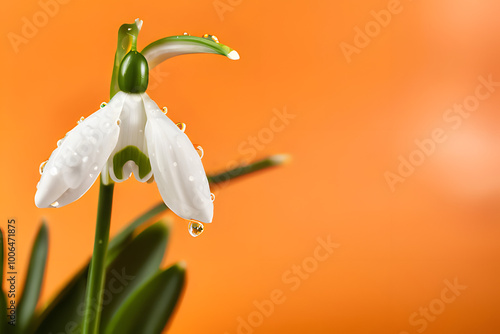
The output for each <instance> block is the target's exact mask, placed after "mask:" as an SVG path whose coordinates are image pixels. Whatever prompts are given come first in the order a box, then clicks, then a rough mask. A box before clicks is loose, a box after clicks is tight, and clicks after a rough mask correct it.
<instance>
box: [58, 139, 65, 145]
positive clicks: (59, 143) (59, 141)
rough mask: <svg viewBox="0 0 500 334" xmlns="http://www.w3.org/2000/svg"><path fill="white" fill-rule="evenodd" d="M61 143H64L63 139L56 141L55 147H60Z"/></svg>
mask: <svg viewBox="0 0 500 334" xmlns="http://www.w3.org/2000/svg"><path fill="white" fill-rule="evenodd" d="M63 141H64V140H63V139H59V140H58V141H57V147H59V146H61V144H62V143H63Z"/></svg>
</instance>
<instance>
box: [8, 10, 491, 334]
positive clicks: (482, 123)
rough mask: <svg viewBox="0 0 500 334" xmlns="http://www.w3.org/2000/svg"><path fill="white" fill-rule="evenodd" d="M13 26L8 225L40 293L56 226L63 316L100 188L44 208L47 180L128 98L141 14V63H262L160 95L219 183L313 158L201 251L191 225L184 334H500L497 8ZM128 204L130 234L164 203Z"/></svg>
mask: <svg viewBox="0 0 500 334" xmlns="http://www.w3.org/2000/svg"><path fill="white" fill-rule="evenodd" d="M54 3H56V4H57V6H54ZM48 4H52V6H49V5H48ZM41 12H42V13H48V14H46V15H43V14H40V13H41ZM4 13H6V14H7V15H4V17H3V19H2V21H1V23H0V25H1V31H2V35H3V36H4V40H3V42H4V43H3V45H4V47H3V51H2V54H1V61H2V73H3V75H2V77H3V79H2V80H1V81H0V89H1V94H2V99H1V103H2V112H1V113H0V127H1V129H0V130H1V131H0V136H1V141H0V143H1V144H0V145H1V153H2V157H3V159H2V161H3V163H2V164H1V167H0V178H1V181H0V182H1V185H2V186H1V193H0V200H1V203H2V206H1V208H2V211H1V223H0V226H2V227H3V228H5V227H6V224H7V219H9V218H16V220H17V222H18V249H19V253H18V262H19V266H20V267H19V268H20V269H19V273H20V277H21V278H22V277H23V275H25V273H26V262H27V258H28V256H29V252H30V247H31V243H32V241H33V238H34V235H35V232H36V230H37V228H38V226H39V223H40V220H41V218H45V219H46V220H47V221H48V224H49V228H50V254H49V261H48V268H47V270H48V271H47V274H46V283H45V286H44V292H43V301H47V300H48V299H49V298H50V297H51V296H52V295H53V294H54V293H55V292H56V291H57V290H58V289H59V288H60V287H61V286H62V284H63V283H64V282H65V281H67V280H68V279H69V277H70V276H71V275H72V274H74V273H75V271H76V270H78V269H79V268H80V267H81V265H82V264H83V263H84V262H85V261H86V260H87V259H88V258H89V256H90V255H91V252H92V245H93V235H94V228H95V226H94V221H95V214H96V202H97V192H98V189H97V188H98V187H97V186H96V185H94V186H93V187H92V188H91V190H90V191H89V192H88V193H87V194H85V195H84V196H83V197H82V198H81V199H80V200H78V201H77V202H75V203H73V204H71V205H68V206H66V207H64V208H60V209H38V208H36V207H35V205H34V202H33V197H34V194H35V186H36V184H37V182H38V180H39V174H38V166H39V164H40V162H42V161H44V160H46V159H47V158H48V156H49V155H50V153H51V151H52V150H53V149H54V148H55V143H56V142H57V140H58V139H60V138H62V137H63V136H64V134H65V133H66V132H67V131H68V130H69V129H71V128H72V127H73V126H75V124H76V123H75V122H76V121H77V120H78V119H79V118H80V117H81V116H88V115H90V114H91V113H92V112H94V111H95V110H97V108H98V107H99V104H100V103H101V102H102V101H107V100H108V96H109V95H108V94H109V81H110V76H111V70H112V63H113V57H114V51H115V46H116V35H117V30H118V27H119V26H120V25H121V24H122V23H126V22H128V23H130V22H132V21H133V20H134V19H135V18H137V17H139V18H141V19H142V20H144V26H143V28H142V31H141V33H140V36H139V47H140V48H142V47H144V46H146V45H147V44H148V43H150V42H152V41H154V40H156V39H158V38H161V37H165V36H169V35H177V34H182V33H184V32H188V33H190V34H192V35H198V36H201V35H203V34H204V33H211V34H215V35H217V37H218V38H219V40H220V41H221V42H222V43H224V44H227V45H229V46H231V47H233V48H234V49H236V50H237V51H238V52H239V54H240V56H241V59H240V60H239V61H237V62H233V61H230V60H228V59H225V58H223V57H219V56H214V55H189V56H184V57H176V58H174V59H171V60H169V61H167V62H165V63H163V64H162V65H160V66H159V67H158V68H157V69H156V70H154V71H153V72H154V74H153V75H152V79H151V85H150V89H149V90H148V93H149V95H150V96H151V97H152V98H153V99H154V100H155V101H156V102H157V103H158V104H159V105H160V106H162V105H165V106H167V107H168V109H169V116H170V117H171V118H173V120H174V121H182V122H184V123H186V124H187V130H186V133H187V134H188V136H190V138H191V140H192V141H193V142H194V143H199V144H201V145H203V148H204V149H205V157H204V159H203V161H204V164H205V168H206V170H207V171H208V172H215V171H219V170H222V169H225V168H226V167H227V166H228V163H231V162H234V161H242V160H245V159H248V158H259V157H263V156H266V155H269V154H272V153H289V154H291V155H292V156H293V160H292V162H291V163H290V164H289V165H287V166H285V167H283V168H277V169H273V170H270V171H266V172H263V173H261V174H258V175H254V176H251V177H247V178H245V179H242V180H238V181H233V182H231V183H230V184H228V185H227V186H225V187H222V188H221V189H218V190H217V192H216V195H217V199H216V201H215V217H214V223H213V224H211V225H209V226H207V228H206V231H205V233H204V234H203V235H202V236H201V237H199V238H196V239H194V238H192V237H191V236H189V234H188V233H187V228H186V226H187V223H186V222H185V221H183V220H181V219H179V218H177V217H176V218H174V219H175V223H174V231H173V233H172V235H171V241H170V244H169V249H168V253H167V256H166V258H165V262H164V263H165V265H168V264H171V263H173V262H175V261H178V260H181V259H184V260H186V261H187V264H188V284H187V289H186V292H185V295H184V299H183V301H182V303H181V305H180V308H179V310H178V313H177V314H176V316H175V318H174V319H173V322H172V324H171V326H170V330H169V332H170V333H220V334H224V333H227V334H233V333H246V334H248V333H318V334H322V333H343V334H344V333H345V334H350V333H394V334H408V333H421V332H425V333H429V334H432V333H439V334H442V333H453V334H459V333H464V334H465V333H481V334H493V333H499V332H500V325H499V324H498V321H497V320H496V318H497V313H498V309H499V307H500V301H499V300H500V287H499V285H498V281H499V279H500V265H499V263H500V262H499V254H500V243H499V241H498V239H499V237H500V226H499V222H500V220H499V218H500V206H499V203H500V174H499V170H500V150H499V149H498V147H499V143H500V117H499V114H498V110H499V107H500V86H499V85H498V84H496V82H500V63H499V59H500V57H499V56H500V47H499V46H500V21H499V20H498V16H499V15H500V4H499V3H498V1H494V0H491V1H488V0H484V1H482V0H479V1H471V0H453V1H452V0H435V1H434V0H419V1H410V0H401V1H397V0H385V1H378V0H363V1H356V2H353V1H345V0H342V1H271V2H269V1H247V0H197V1H194V0H193V1H147V0H143V1H107V2H101V1H94V0H92V1H81V0H64V1H62V0H61V1H60V2H54V1H50V0H40V1H39V0H26V1H18V2H15V1H10V2H6V3H4ZM49 14H50V15H49ZM26 22H31V23H36V24H37V25H38V26H34V28H35V29H31V30H29V28H26V27H25V26H26V25H27V24H28V23H26ZM488 81H489V83H487V82H488ZM485 82H486V83H485ZM478 87H479V88H478ZM478 92H479V93H481V94H482V95H480V96H481V97H484V98H481V99H480V100H479V99H478V98H475V97H477V94H479V93H478ZM486 95H487V96H486ZM474 101H476V102H478V103H477V104H474V103H475V102H474ZM470 103H472V105H471V104H470ZM460 106H465V107H468V109H467V110H465V109H463V108H462V113H460V112H458V111H457V110H458V109H454V108H459V107H460ZM469 109H470V110H469ZM464 110H465V111H464ZM277 113H278V114H280V115H284V114H285V113H287V114H288V115H289V116H288V118H287V119H286V121H284V123H283V124H284V125H283V127H280V130H279V131H272V136H271V137H265V135H264V134H263V133H262V131H265V132H267V134H269V131H268V130H264V129H269V128H270V122H271V121H272V119H273V118H274V117H276V114H277ZM436 131H437V133H438V134H439V136H437V137H436V136H435V134H436ZM438 137H439V140H435V138H438ZM252 138H257V142H254V141H252ZM263 138H264V139H263ZM403 174H404V175H403ZM115 194H116V195H115V199H114V208H113V209H114V210H113V218H112V231H111V232H112V234H114V233H116V232H117V231H118V230H120V229H121V228H122V227H123V226H124V225H125V224H126V223H127V222H128V221H130V220H131V219H132V218H134V217H135V216H137V215H138V214H139V213H141V212H143V211H144V210H146V209H147V208H149V207H151V206H152V205H153V204H155V203H157V202H158V201H160V200H161V198H160V195H159V193H158V191H157V188H156V185H155V184H154V183H153V184H141V183H138V182H136V181H135V180H132V179H131V180H129V181H127V182H125V183H122V184H118V185H117V186H116V188H115ZM328 240H330V241H331V243H332V245H330V247H326V248H324V249H323V248H321V249H320V250H318V247H321V245H322V244H325V243H326V244H328V242H329V241H328ZM270 299H272V300H273V301H272V302H266V301H267V300H270Z"/></svg>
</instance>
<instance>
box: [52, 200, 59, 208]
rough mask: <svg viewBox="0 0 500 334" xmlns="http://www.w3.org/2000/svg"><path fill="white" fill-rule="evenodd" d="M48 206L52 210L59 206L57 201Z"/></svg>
mask: <svg viewBox="0 0 500 334" xmlns="http://www.w3.org/2000/svg"><path fill="white" fill-rule="evenodd" d="M50 206H51V207H53V208H57V207H58V206H59V202H58V201H55V202H54V203H52V204H51V205H50Z"/></svg>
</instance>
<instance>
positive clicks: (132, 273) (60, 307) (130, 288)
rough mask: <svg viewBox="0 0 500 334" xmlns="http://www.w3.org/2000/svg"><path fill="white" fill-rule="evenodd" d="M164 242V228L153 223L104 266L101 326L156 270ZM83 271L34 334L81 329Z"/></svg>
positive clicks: (83, 286)
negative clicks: (104, 279) (104, 277)
mask: <svg viewBox="0 0 500 334" xmlns="http://www.w3.org/2000/svg"><path fill="white" fill-rule="evenodd" d="M167 239H168V229H167V227H166V226H165V225H164V224H162V223H157V224H154V225H152V226H150V227H148V228H147V229H146V230H144V231H143V232H142V233H140V234H139V235H138V236H137V237H136V238H134V239H133V240H132V241H131V242H130V243H129V244H127V245H126V246H125V248H124V249H123V251H121V252H120V253H119V254H117V257H116V258H115V260H114V261H113V262H112V263H109V264H108V265H107V267H106V281H105V283H104V297H103V310H102V313H101V323H107V322H108V319H109V318H110V317H112V316H113V314H114V313H115V312H116V310H117V309H118V307H119V305H120V304H121V303H122V301H123V300H124V299H126V298H127V297H128V296H129V295H130V294H131V293H133V292H134V291H135V290H136V289H137V288H138V287H139V286H140V285H142V284H143V283H144V282H145V281H146V280H148V279H149V278H150V277H151V276H152V275H154V274H155V273H156V272H157V271H158V270H159V266H160V264H161V261H162V258H163V254H164V253H165V249H166V246H167ZM87 270H88V266H87V267H86V268H85V270H84V271H81V272H79V273H78V274H77V276H76V277H75V278H74V279H73V280H72V281H71V283H70V284H69V286H67V288H66V289H65V290H64V292H63V293H61V294H59V296H58V298H56V300H54V301H53V302H52V303H51V304H50V306H49V308H47V309H46V311H45V312H44V313H43V314H42V315H41V316H40V319H39V325H38V326H37V329H36V332H35V333H40V334H46V333H51V332H52V333H60V332H62V333H73V332H75V333H77V332H78V329H81V325H82V321H83V307H84V301H85V289H86V283H87V273H88V271H87Z"/></svg>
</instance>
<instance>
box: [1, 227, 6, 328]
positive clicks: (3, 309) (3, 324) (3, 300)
mask: <svg viewBox="0 0 500 334" xmlns="http://www.w3.org/2000/svg"><path fill="white" fill-rule="evenodd" d="M3 260H4V251H3V231H2V229H0V282H1V283H3V267H4V265H3ZM1 283H0V319H2V320H0V333H5V332H6V331H7V299H6V298H5V292H4V291H3V289H2V285H1Z"/></svg>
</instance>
